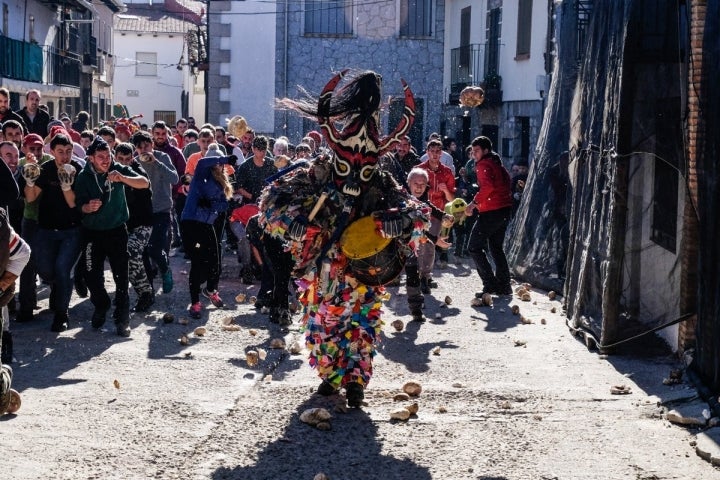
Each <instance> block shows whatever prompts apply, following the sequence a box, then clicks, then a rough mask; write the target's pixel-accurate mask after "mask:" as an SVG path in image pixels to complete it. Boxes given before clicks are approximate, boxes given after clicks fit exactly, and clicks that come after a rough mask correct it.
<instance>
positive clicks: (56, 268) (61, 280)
mask: <svg viewBox="0 0 720 480" xmlns="http://www.w3.org/2000/svg"><path fill="white" fill-rule="evenodd" d="M80 242H81V236H80V227H75V228H68V229H67V230H49V229H45V228H39V229H38V231H37V235H36V236H35V245H36V246H42V248H36V249H34V252H35V266H36V267H37V272H38V274H39V275H40V276H41V277H42V278H43V279H44V280H45V281H47V282H49V283H50V284H51V285H52V290H51V293H50V294H51V295H52V297H53V299H54V302H53V303H54V305H53V306H54V309H55V313H59V314H67V311H68V306H69V305H70V296H71V295H72V289H73V267H74V265H75V262H77V260H78V255H79V254H80V247H81V243H80Z"/></svg>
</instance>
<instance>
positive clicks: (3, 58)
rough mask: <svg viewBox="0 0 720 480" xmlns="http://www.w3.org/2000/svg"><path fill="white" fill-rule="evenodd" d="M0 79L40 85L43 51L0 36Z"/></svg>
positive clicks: (33, 45) (40, 48) (37, 46)
mask: <svg viewBox="0 0 720 480" xmlns="http://www.w3.org/2000/svg"><path fill="white" fill-rule="evenodd" d="M0 52H2V55H0V77H6V78H13V79H16V80H26V81H28V82H36V83H42V81H43V65H44V62H43V49H42V47H41V46H39V45H35V44H34V43H28V42H22V41H20V40H15V39H13V38H8V37H5V36H3V35H0Z"/></svg>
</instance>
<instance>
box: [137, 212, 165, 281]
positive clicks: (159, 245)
mask: <svg viewBox="0 0 720 480" xmlns="http://www.w3.org/2000/svg"><path fill="white" fill-rule="evenodd" d="M171 220H172V217H171V213H170V212H169V211H167V212H157V213H153V228H152V233H151V234H150V241H149V242H148V244H147V248H146V249H145V255H143V260H144V261H145V271H146V272H147V274H148V278H149V279H150V283H152V281H153V279H154V277H155V275H154V272H155V268H154V266H157V271H158V272H159V273H160V275H162V274H164V273H165V272H167V271H168V268H169V266H170V264H169V263H168V251H167V245H168V235H169V232H170V223H171ZM153 264H155V265H153Z"/></svg>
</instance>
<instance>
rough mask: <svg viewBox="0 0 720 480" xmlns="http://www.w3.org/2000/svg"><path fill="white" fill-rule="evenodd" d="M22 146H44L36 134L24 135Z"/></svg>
mask: <svg viewBox="0 0 720 480" xmlns="http://www.w3.org/2000/svg"><path fill="white" fill-rule="evenodd" d="M23 145H25V146H26V147H42V146H44V145H45V143H44V142H43V139H42V137H41V136H40V135H38V134H37V133H29V134H27V135H25V138H24V139H23Z"/></svg>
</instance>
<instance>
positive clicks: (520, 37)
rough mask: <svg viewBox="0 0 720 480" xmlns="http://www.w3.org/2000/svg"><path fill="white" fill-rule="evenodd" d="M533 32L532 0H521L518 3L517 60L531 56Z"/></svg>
mask: <svg viewBox="0 0 720 480" xmlns="http://www.w3.org/2000/svg"><path fill="white" fill-rule="evenodd" d="M531 32H532V0H520V2H519V3H518V23H517V48H516V50H515V60H526V59H528V58H530V38H531V36H532V35H531Z"/></svg>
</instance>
